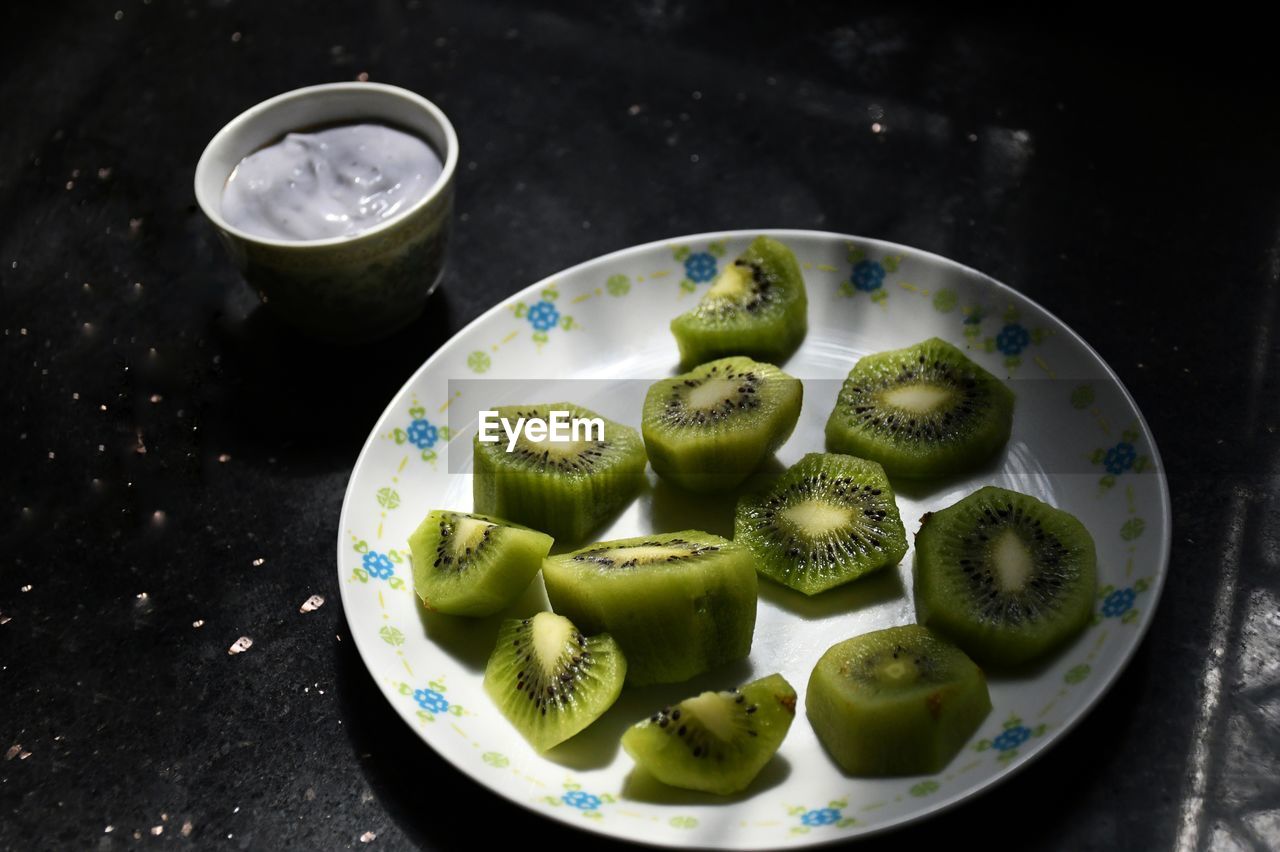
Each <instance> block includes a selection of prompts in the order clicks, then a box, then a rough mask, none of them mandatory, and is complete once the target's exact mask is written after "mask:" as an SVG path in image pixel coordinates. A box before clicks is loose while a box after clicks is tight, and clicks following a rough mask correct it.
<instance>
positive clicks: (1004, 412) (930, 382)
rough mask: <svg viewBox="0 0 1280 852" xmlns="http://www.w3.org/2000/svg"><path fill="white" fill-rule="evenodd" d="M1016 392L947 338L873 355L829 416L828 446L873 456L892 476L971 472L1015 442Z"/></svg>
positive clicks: (847, 383) (854, 371) (853, 375)
mask: <svg viewBox="0 0 1280 852" xmlns="http://www.w3.org/2000/svg"><path fill="white" fill-rule="evenodd" d="M1012 422H1013V392H1012V391H1011V390H1009V388H1008V387H1006V386H1005V384H1004V383H1003V382H1001V381H1000V380H999V379H997V378H996V377H995V376H993V375H991V374H990V373H988V372H987V371H986V370H984V369H982V368H981V367H979V366H978V365H977V364H975V363H974V362H973V361H970V360H969V359H968V358H967V357H965V354H964V353H963V352H961V351H960V350H959V349H957V348H956V347H954V346H952V345H951V344H950V343H947V342H946V341H944V340H939V339H938V338H936V337H934V338H930V339H929V340H926V341H924V342H923V343H917V344H916V345H915V346H909V347H907V348H906V349H895V350H892V351H890V352H880V353H878V354H875V355H868V356H866V357H865V358H862V359H861V360H859V361H858V363H857V364H855V365H854V367H853V369H852V370H851V371H850V372H849V376H848V378H846V379H845V382H844V386H843V387H842V388H841V390H840V396H839V398H838V399H837V400H836V406H835V410H833V411H832V412H831V417H830V418H829V419H828V420H827V449H828V450H831V451H832V452H836V453H849V454H850V455H855V456H861V457H862V458H867V459H873V460H875V461H878V462H880V464H882V465H884V469H885V471H887V472H888V474H889V475H890V476H893V477H899V476H900V477H904V478H908V479H928V478H936V477H941V476H947V475H950V474H954V473H960V472H963V471H966V470H970V469H972V468H974V467H976V466H978V465H980V464H982V463H983V462H984V461H986V460H987V459H989V458H991V456H993V455H994V454H995V453H996V452H997V451H999V449H1000V448H1001V447H1003V446H1004V445H1005V442H1006V441H1008V440H1009V430H1010V428H1011V425H1012Z"/></svg>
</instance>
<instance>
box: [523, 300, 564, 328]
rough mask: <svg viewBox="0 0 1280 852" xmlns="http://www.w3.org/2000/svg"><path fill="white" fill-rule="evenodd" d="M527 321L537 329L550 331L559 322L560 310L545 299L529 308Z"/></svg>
mask: <svg viewBox="0 0 1280 852" xmlns="http://www.w3.org/2000/svg"><path fill="white" fill-rule="evenodd" d="M529 322H530V323H532V324H533V327H534V328H536V329H537V330H538V331H550V330H551V329H553V328H555V327H556V323H558V322H560V312H559V311H557V310H556V306H555V305H553V304H551V303H550V302H548V301H546V300H545V299H544V300H542V301H541V302H538V304H536V305H534V306H533V307H532V308H530V309H529Z"/></svg>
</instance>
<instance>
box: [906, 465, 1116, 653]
mask: <svg viewBox="0 0 1280 852" xmlns="http://www.w3.org/2000/svg"><path fill="white" fill-rule="evenodd" d="M914 582H915V599H916V618H917V620H919V621H920V623H921V624H927V625H929V626H930V627H932V628H934V629H936V630H938V631H939V632H941V633H944V634H946V635H947V636H948V637H950V638H951V639H952V640H954V641H955V643H956V644H957V645H959V646H960V647H961V648H963V649H964V650H965V651H966V652H968V653H969V654H970V656H972V657H973V658H974V659H975V660H977V661H978V662H980V663H983V664H984V665H990V666H1016V665H1019V664H1021V663H1025V662H1028V661H1030V660H1033V659H1035V658H1037V657H1041V656H1043V655H1045V654H1048V653H1050V652H1051V651H1053V650H1055V649H1057V648H1059V647H1061V646H1062V645H1064V644H1066V643H1067V642H1068V641H1070V639H1071V638H1072V637H1073V636H1075V635H1076V634H1077V633H1079V632H1080V631H1081V630H1083V629H1084V627H1085V625H1086V624H1088V623H1089V619H1090V617H1091V616H1092V614H1093V603H1094V596H1095V594H1096V593H1097V585H1098V577H1097V554H1096V552H1095V549H1094V544H1093V537H1092V536H1091V535H1089V531H1088V530H1087V529H1085V526H1084V524H1082V523H1080V521H1079V520H1077V519H1076V517H1075V516H1074V515H1072V514H1070V513H1068V512H1064V511H1063V510H1061V509H1055V508H1054V507H1052V506H1050V505H1049V504H1047V503H1043V502H1041V501H1040V500H1037V499H1036V498H1034V497H1031V496H1028V495H1026V494H1019V493H1018V492H1016V491H1008V490H1006V489H1004V488H997V487H995V486H988V487H986V488H982V489H979V490H978V491H975V492H974V493H973V494H970V495H969V496H968V497H965V498H964V499H963V500H961V501H960V502H958V503H956V504H954V505H952V506H949V507H948V508H946V509H943V510H941V511H938V512H933V513H931V514H927V515H925V516H924V518H923V519H922V520H921V523H920V532H918V533H917V534H916V565H915V581H914Z"/></svg>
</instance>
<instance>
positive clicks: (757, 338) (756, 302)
mask: <svg viewBox="0 0 1280 852" xmlns="http://www.w3.org/2000/svg"><path fill="white" fill-rule="evenodd" d="M808 323H809V320H808V300H807V298H806V296H805V292H804V276H803V275H801V273H800V264H799V263H797V262H796V256H795V255H794V254H792V253H791V249H789V248H787V247H786V246H785V245H783V244H782V243H780V242H778V241H777V240H774V239H770V238H769V237H757V238H756V239H755V241H754V242H752V243H751V245H750V246H749V247H748V248H747V250H746V251H745V252H743V253H742V254H741V255H740V256H739V257H738V258H737V259H736V260H734V261H733V262H732V263H730V264H729V265H728V266H727V267H725V269H724V271H723V272H721V273H720V274H719V275H718V276H717V277H716V279H715V281H713V282H711V288H710V289H709V290H707V292H706V294H705V295H704V296H703V297H702V301H700V302H699V303H698V305H697V307H695V308H694V309H693V310H691V311H688V312H687V313H683V314H681V315H680V316H678V317H676V318H675V319H674V320H672V321H671V332H672V334H674V335H675V337H676V343H677V344H678V345H679V347H680V358H681V364H682V365H683V366H684V367H685V368H686V369H688V368H689V367H692V366H694V365H695V364H701V363H703V362H705V361H710V360H712V359H713V358H723V357H724V356H726V355H749V356H751V357H752V358H759V359H761V360H763V361H769V362H770V363H781V362H782V361H783V360H784V359H785V358H786V357H787V356H788V355H790V354H791V353H792V352H793V351H795V348H796V347H797V346H799V345H800V341H801V340H803V339H804V335H805V331H806V330H807V329H808Z"/></svg>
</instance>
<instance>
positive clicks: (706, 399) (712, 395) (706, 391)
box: [685, 378, 742, 409]
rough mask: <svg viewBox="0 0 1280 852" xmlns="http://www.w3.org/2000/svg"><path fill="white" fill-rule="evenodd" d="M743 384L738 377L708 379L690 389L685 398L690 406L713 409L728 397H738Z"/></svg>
mask: <svg viewBox="0 0 1280 852" xmlns="http://www.w3.org/2000/svg"><path fill="white" fill-rule="evenodd" d="M741 386H742V380H741V379H738V378H733V379H728V378H716V379H708V380H707V381H705V382H703V383H702V384H700V385H698V386H697V387H696V388H694V389H693V390H691V391H689V395H688V396H687V397H686V398H685V399H686V402H687V404H688V406H689V407H690V408H694V409H711V408H715V407H716V406H717V405H720V404H721V403H722V402H724V401H725V400H726V399H736V398H737V396H738V388H739V387H741Z"/></svg>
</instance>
